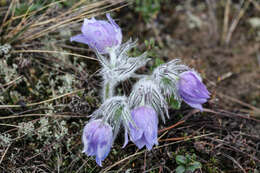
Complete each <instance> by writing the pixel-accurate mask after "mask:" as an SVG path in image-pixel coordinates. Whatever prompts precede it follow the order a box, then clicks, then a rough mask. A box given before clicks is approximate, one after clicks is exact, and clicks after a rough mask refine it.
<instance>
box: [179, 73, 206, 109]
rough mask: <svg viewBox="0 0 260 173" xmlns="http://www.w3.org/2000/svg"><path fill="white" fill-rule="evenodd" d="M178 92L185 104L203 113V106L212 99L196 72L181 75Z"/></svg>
mask: <svg viewBox="0 0 260 173" xmlns="http://www.w3.org/2000/svg"><path fill="white" fill-rule="evenodd" d="M178 91H179V94H180V96H181V98H182V99H183V100H184V102H186V103H187V104H188V105H190V106H191V107H193V108H197V109H199V110H201V111H202V110H203V108H202V104H203V103H205V102H207V99H209V98H210V96H209V95H210V93H209V92H208V90H207V88H206V86H205V85H204V84H203V83H202V81H201V78H200V76H199V75H198V74H196V72H194V71H186V72H183V73H181V74H180V79H179V83H178Z"/></svg>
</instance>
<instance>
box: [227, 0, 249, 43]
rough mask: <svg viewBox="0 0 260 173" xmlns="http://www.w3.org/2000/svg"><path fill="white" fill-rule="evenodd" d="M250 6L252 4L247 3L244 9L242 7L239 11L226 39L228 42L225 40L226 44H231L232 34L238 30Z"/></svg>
mask: <svg viewBox="0 0 260 173" xmlns="http://www.w3.org/2000/svg"><path fill="white" fill-rule="evenodd" d="M249 4H250V2H249V1H246V2H245V4H244V7H242V8H241V9H240V10H239V13H238V15H237V16H236V17H235V19H234V20H233V22H232V24H231V26H230V28H229V30H228V33H227V37H226V40H225V43H226V44H229V42H230V39H231V37H232V34H233V32H234V30H235V29H236V27H237V25H238V23H239V21H240V19H241V18H242V17H243V16H244V14H245V12H246V10H247V8H248V7H249Z"/></svg>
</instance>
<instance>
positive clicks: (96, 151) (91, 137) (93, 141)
mask: <svg viewBox="0 0 260 173" xmlns="http://www.w3.org/2000/svg"><path fill="white" fill-rule="evenodd" d="M82 141H83V144H84V149H83V151H82V152H83V153H85V154H86V155H88V156H96V162H97V164H98V165H99V166H102V163H101V162H102V161H103V160H104V159H105V158H106V157H107V155H108V153H109V152H110V149H111V146H112V141H113V133H112V127H111V126H110V125H109V124H107V123H104V122H102V120H92V121H90V122H89V123H88V124H86V125H85V127H84V130H83V135H82Z"/></svg>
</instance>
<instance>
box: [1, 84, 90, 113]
mask: <svg viewBox="0 0 260 173" xmlns="http://www.w3.org/2000/svg"><path fill="white" fill-rule="evenodd" d="M84 90H85V89H78V90H76V91H72V92H70V93H66V94H62V95H60V96H57V97H54V98H51V99H48V100H44V101H40V102H36V103H30V104H26V107H30V106H37V105H40V104H44V103H48V102H51V101H54V100H57V99H59V98H62V97H67V96H70V95H72V94H76V93H78V92H81V91H84ZM20 107H22V106H21V105H0V109H5V108H20Z"/></svg>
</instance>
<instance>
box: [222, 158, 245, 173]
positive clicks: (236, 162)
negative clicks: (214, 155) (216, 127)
mask: <svg viewBox="0 0 260 173" xmlns="http://www.w3.org/2000/svg"><path fill="white" fill-rule="evenodd" d="M221 154H222V155H223V156H224V157H226V158H228V159H230V160H232V162H234V163H235V164H236V165H237V166H238V167H239V168H240V169H241V170H242V171H243V172H244V173H246V171H245V169H244V168H243V167H242V166H241V165H240V164H239V163H238V161H236V160H235V159H234V158H233V157H231V156H229V155H227V154H224V153H221Z"/></svg>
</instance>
